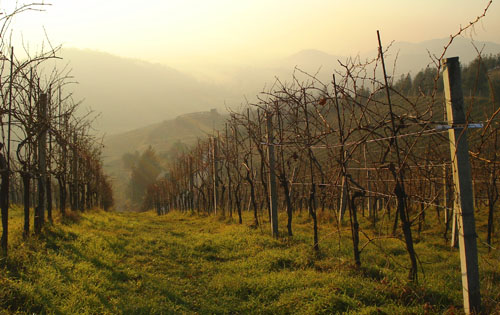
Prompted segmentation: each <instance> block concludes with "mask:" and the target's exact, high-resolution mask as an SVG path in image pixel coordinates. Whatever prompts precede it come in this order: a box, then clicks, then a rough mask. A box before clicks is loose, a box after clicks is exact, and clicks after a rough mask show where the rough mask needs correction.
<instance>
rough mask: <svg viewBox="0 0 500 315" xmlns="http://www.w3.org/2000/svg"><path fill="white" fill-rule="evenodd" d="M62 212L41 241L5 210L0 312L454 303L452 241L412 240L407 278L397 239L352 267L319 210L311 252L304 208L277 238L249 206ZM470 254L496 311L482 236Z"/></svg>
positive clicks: (411, 309)
mask: <svg viewBox="0 0 500 315" xmlns="http://www.w3.org/2000/svg"><path fill="white" fill-rule="evenodd" d="M247 214H248V216H247ZM73 218H74V219H73V221H69V220H67V221H65V222H64V224H55V225H52V226H50V227H48V228H47V230H46V231H45V233H44V235H43V238H42V239H43V240H42V239H35V238H31V239H28V240H23V239H22V237H21V233H22V227H21V226H22V224H21V221H22V211H21V209H15V210H14V211H13V222H16V224H17V225H13V229H12V234H13V235H14V237H13V240H12V244H13V246H12V250H11V253H10V255H9V257H8V258H7V259H6V260H2V261H1V262H0V263H1V266H0V271H1V272H0V288H1V290H0V313H16V312H19V313H30V314H31V313H37V314H45V313H47V314H54V313H55V314H89V313H93V314H96V313H99V314H195V313H196V314H227V313H233V314H234V313H236V314H244V313H245V314H248V313H265V314H290V313H293V314H334V313H348V314H443V313H446V314H457V310H461V309H462V306H461V305H462V292H461V279H460V271H459V270H460V269H459V257H458V252H457V251H454V250H450V249H449V247H448V246H446V245H444V244H443V241H442V239H440V238H439V239H438V238H435V239H433V238H431V237H430V235H426V241H425V242H424V241H422V242H420V243H418V244H417V245H416V246H417V251H418V252H419V254H420V255H419V257H420V259H421V261H422V264H423V268H424V270H425V272H426V274H425V275H424V277H425V278H424V280H422V281H421V283H420V284H410V283H407V282H406V281H405V280H404V279H405V278H406V273H407V270H406V268H405V264H406V260H407V257H406V254H405V250H404V248H403V247H404V245H403V244H402V243H401V242H399V241H398V240H394V239H386V240H379V241H377V242H376V244H377V246H372V245H369V246H367V247H366V248H365V250H364V251H363V266H362V267H360V268H356V267H355V266H354V264H353V263H352V258H351V246H352V244H351V243H350V239H349V231H348V230H345V231H343V232H342V233H343V234H342V237H341V238H340V235H338V234H337V232H333V233H332V231H335V230H336V228H335V227H334V226H333V225H332V224H331V223H328V222H326V221H325V222H322V223H321V225H320V227H321V230H320V233H321V235H322V241H321V244H320V248H321V251H320V252H319V253H317V254H315V253H314V252H313V251H312V249H311V246H310V244H311V241H312V240H311V235H310V234H311V233H309V231H310V229H311V224H312V223H311V222H310V220H309V219H308V217H307V215H304V216H301V215H299V216H298V217H297V218H296V220H295V225H296V227H297V228H296V235H295V236H294V238H293V239H288V238H280V239H278V240H276V239H273V238H271V236H270V235H269V233H268V232H267V229H266V228H264V229H254V228H250V227H249V226H247V225H246V224H247V222H251V217H250V215H249V213H245V217H244V221H243V222H244V223H245V224H243V225H238V224H235V223H234V221H232V220H231V219H229V218H226V219H222V218H217V217H200V216H197V215H193V214H192V215H189V214H182V213H179V212H171V213H169V214H168V215H165V216H161V217H158V216H157V215H156V214H155V213H152V212H146V213H139V214H137V213H126V214H123V213H121V214H120V213H111V212H102V211H93V212H86V213H81V214H80V216H78V215H77V214H76V213H73ZM284 221H285V220H283V221H282V223H285V222H284ZM433 222H434V221H433ZM266 224H268V223H266ZM281 228H282V229H284V228H285V227H284V226H281ZM365 228H366V227H365ZM366 232H367V233H371V232H369V229H366ZM339 233H340V232H339ZM379 245H380V246H381V247H380V248H382V246H383V250H382V251H381V249H380V248H379V247H378V246H379ZM480 254H481V256H480V262H481V273H480V275H481V281H482V282H481V285H482V287H483V288H484V291H483V292H482V294H483V301H484V307H485V311H486V312H488V313H490V314H493V313H495V312H498V311H500V309H499V307H500V306H499V305H498V304H497V305H495V304H494V301H495V300H496V301H497V302H498V294H499V293H500V292H499V288H498V286H497V285H495V283H497V282H498V257H496V258H495V255H496V254H493V253H492V254H491V255H489V254H487V253H486V248H485V247H483V246H481V248H480ZM458 313H460V311H458Z"/></svg>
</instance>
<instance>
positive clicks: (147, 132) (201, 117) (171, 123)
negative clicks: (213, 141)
mask: <svg viewBox="0 0 500 315" xmlns="http://www.w3.org/2000/svg"><path fill="white" fill-rule="evenodd" d="M227 118H228V117H227V116H226V115H221V114H219V113H218V112H217V111H216V110H215V109H213V110H211V111H206V112H195V113H190V114H184V115H180V116H178V117H176V118H175V119H171V120H165V121H163V122H161V123H157V124H153V125H149V126H146V127H142V128H139V129H135V130H131V131H127V132H124V133H120V134H115V135H110V136H107V137H106V138H105V141H104V145H105V149H104V155H105V158H106V160H107V161H109V162H111V161H114V160H116V159H120V158H121V157H122V155H123V154H125V153H133V152H135V151H138V152H142V151H144V150H145V149H147V148H148V147H149V146H152V147H153V148H154V149H155V151H156V152H158V153H160V154H161V153H162V152H167V151H168V150H170V149H171V148H172V146H173V145H174V144H175V143H182V144H185V145H191V144H194V143H195V142H196V141H197V139H198V138H204V137H206V136H207V135H209V134H212V133H213V131H214V129H220V128H222V126H223V125H224V122H225V121H226V119H227Z"/></svg>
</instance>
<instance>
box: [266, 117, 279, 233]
mask: <svg viewBox="0 0 500 315" xmlns="http://www.w3.org/2000/svg"><path fill="white" fill-rule="evenodd" d="M272 119H273V118H272V115H271V112H270V111H266V122H267V154H268V159H269V198H270V205H271V231H272V232H273V237H275V238H278V236H279V235H278V196H277V193H278V191H277V189H276V173H275V170H274V168H275V157H274V135H273V122H272Z"/></svg>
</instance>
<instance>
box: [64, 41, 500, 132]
mask: <svg viewBox="0 0 500 315" xmlns="http://www.w3.org/2000/svg"><path fill="white" fill-rule="evenodd" d="M447 42H448V39H446V38H444V39H435V40H429V41H425V42H420V43H406V42H395V43H393V45H392V47H391V49H390V50H389V53H388V54H387V55H386V58H387V67H388V68H389V69H388V70H389V73H392V68H393V64H394V59H395V58H396V56H397V59H398V62H397V68H396V71H395V73H396V76H399V75H400V74H403V73H408V72H411V73H412V74H413V75H415V74H416V73H417V72H418V71H419V70H421V69H423V68H425V67H426V66H427V65H429V64H430V63H431V60H430V58H429V52H430V53H431V54H439V55H440V54H441V52H442V49H443V46H444V45H445V44H446V43H447ZM475 44H476V46H477V47H478V49H480V50H481V49H483V54H490V53H493V54H496V53H498V52H500V44H497V43H491V42H476V43H475ZM376 55H377V50H376V41H375V40H374V49H373V50H372V51H370V52H367V53H363V54H361V55H360V58H361V60H365V59H366V58H373V57H376ZM476 55H477V53H476V51H475V49H474V47H473V45H472V44H471V43H470V40H468V39H466V38H463V37H458V38H456V40H455V41H454V43H453V45H452V46H451V47H450V49H449V51H448V54H447V56H450V57H451V56H460V60H461V62H462V64H466V63H469V62H470V61H471V60H472V59H473V58H474V57H475V56H476ZM62 57H63V58H64V61H63V62H64V63H69V67H70V68H72V69H73V71H72V75H73V76H74V77H75V79H76V80H77V81H78V82H79V84H78V85H77V86H75V87H73V89H74V90H75V98H76V99H77V100H78V99H85V104H86V106H89V107H91V108H92V109H93V110H94V111H95V112H97V113H101V116H100V117H99V119H98V121H97V124H96V126H95V128H96V129H97V130H99V131H101V132H104V133H106V134H113V133H119V132H124V131H127V130H132V129H136V128H139V127H143V126H147V125H151V124H153V123H157V122H158V121H162V120H165V119H172V118H174V117H176V116H178V115H182V114H185V113H190V112H197V111H207V110H209V109H211V108H217V109H218V110H219V111H220V112H222V111H224V110H225V108H226V106H229V107H232V108H235V107H239V106H240V105H241V104H242V103H245V102H246V100H248V101H250V102H252V101H254V100H255V96H256V95H257V94H258V93H259V92H260V91H262V90H264V89H265V88H268V87H270V86H271V85H272V84H273V83H274V81H275V78H276V77H278V78H280V80H282V81H291V80H292V74H293V70H294V68H295V67H298V68H300V69H302V70H304V71H306V72H308V73H311V74H314V73H316V72H317V71H318V70H319V69H320V71H319V73H318V78H320V79H321V80H322V81H323V82H329V81H330V80H331V75H332V73H333V71H334V70H335V69H337V70H338V69H340V66H339V62H338V60H340V61H345V60H346V59H347V58H348V57H345V56H336V55H331V54H328V53H326V52H322V51H319V50H314V49H309V50H303V51H300V52H298V53H295V54H293V55H290V56H288V57H285V58H281V59H275V60H269V61H267V62H261V63H255V64H252V65H240V66H227V65H226V66H221V67H218V66H215V67H213V68H211V69H206V72H207V73H208V76H205V77H204V80H201V79H196V77H195V74H194V73H193V75H191V74H187V73H185V72H182V71H180V70H176V69H174V68H171V67H168V66H165V65H161V64H154V63H149V62H145V61H140V60H135V59H129V58H121V57H117V56H114V55H110V54H107V53H102V52H96V51H91V50H79V49H64V50H63V51H62ZM251 63H252V62H251V61H249V64H251ZM210 76H211V77H212V79H210ZM298 76H299V79H307V78H306V77H305V76H302V77H301V76H300V74H298ZM221 77H223V78H224V79H223V80H217V79H215V78H221Z"/></svg>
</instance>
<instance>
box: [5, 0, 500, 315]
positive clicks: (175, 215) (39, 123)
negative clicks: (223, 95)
mask: <svg viewBox="0 0 500 315" xmlns="http://www.w3.org/2000/svg"><path fill="white" fill-rule="evenodd" d="M490 4H491V1H490V2H489V4H488V5H487V7H486V9H485V11H484V13H483V14H482V15H481V16H479V17H477V19H476V20H475V21H472V22H471V23H470V24H468V25H467V26H465V27H461V28H460V29H459V31H458V32H457V33H456V34H454V35H452V36H450V39H449V42H448V43H447V44H446V45H445V46H444V48H443V52H442V54H441V55H439V56H436V55H430V53H429V55H430V56H429V57H430V64H429V66H428V67H427V68H426V69H424V70H422V71H421V72H419V73H418V74H417V75H416V76H415V77H414V78H412V77H411V76H410V75H403V76H401V77H400V78H397V77H396V75H395V73H396V68H397V58H396V60H393V62H394V65H389V64H388V62H387V60H388V58H387V56H388V55H390V54H391V53H392V52H391V45H390V44H389V45H387V46H385V47H384V46H383V45H382V40H381V37H380V34H379V32H377V39H378V54H377V56H376V57H374V58H372V59H368V60H362V59H361V58H360V57H356V58H349V59H347V60H344V61H339V64H340V65H341V68H342V70H338V71H334V72H333V73H332V75H331V78H329V79H328V80H326V81H325V80H322V79H320V78H319V75H318V73H316V74H314V73H313V74H311V73H307V72H305V71H302V70H301V69H299V68H295V71H294V74H293V76H292V77H291V78H290V81H288V82H287V81H283V80H282V79H280V78H276V79H275V81H274V84H273V85H272V86H270V87H267V88H265V89H264V91H263V92H262V93H261V94H259V95H258V101H255V102H247V103H245V104H243V105H242V106H241V107H239V109H235V108H232V109H229V116H228V119H227V121H226V122H225V128H223V129H221V130H213V132H211V133H210V134H209V135H208V136H207V137H205V138H198V140H197V144H196V145H194V146H192V147H189V148H186V147H185V146H184V145H183V144H181V143H180V142H178V143H177V147H176V148H174V149H175V150H171V151H170V152H169V154H168V161H163V162H164V163H163V164H165V165H167V167H166V169H161V167H160V164H161V163H159V162H158V161H156V162H158V163H157V164H158V165H151V164H148V162H147V161H146V159H145V158H144V161H146V162H144V161H142V162H137V161H136V160H133V159H137V160H139V159H140V158H141V157H148V155H149V157H151V159H152V160H154V159H155V158H154V154H155V152H154V150H153V149H151V147H150V150H149V151H146V152H145V153H143V155H142V156H141V155H140V154H139V153H138V152H136V155H133V154H129V155H128V158H129V159H130V161H129V162H130V163H129V164H130V165H129V168H130V170H131V176H130V177H131V182H132V181H134V180H135V181H138V182H139V181H141V182H142V183H148V185H147V187H142V188H144V189H143V190H141V189H139V188H140V187H139V188H137V187H136V186H134V185H129V187H128V188H129V190H130V191H128V192H129V193H130V195H131V196H132V198H131V199H134V198H135V199H134V200H135V201H137V200H140V201H141V202H142V204H141V205H138V204H133V205H134V206H137V207H142V208H143V209H144V210H151V209H153V210H154V212H147V211H146V212H144V213H121V212H119V211H117V212H111V211H109V212H105V211H101V210H97V208H99V209H103V210H106V211H108V210H111V209H112V207H113V204H114V200H113V187H112V184H111V182H112V181H111V179H110V177H109V176H107V175H106V174H105V170H104V165H103V162H102V155H103V154H102V150H103V144H102V143H103V140H102V139H101V138H100V137H98V136H96V134H97V132H96V131H95V130H94V129H93V127H92V126H93V122H94V121H95V119H96V115H95V114H94V113H93V112H92V111H90V110H87V109H86V108H85V107H84V106H82V102H81V101H78V100H74V99H73V96H72V93H71V92H70V91H71V89H69V88H67V87H68V86H69V85H71V84H73V83H74V80H75V79H74V78H73V77H72V76H71V71H69V70H68V69H67V68H65V67H61V66H60V63H57V61H58V60H59V59H60V58H59V57H58V52H59V50H60V48H59V47H52V46H51V45H50V42H49V45H48V48H47V47H43V48H42V49H41V50H40V51H39V52H37V53H35V54H33V53H31V52H30V51H29V49H27V48H25V49H24V52H23V53H21V52H20V51H19V52H18V51H17V50H16V51H15V50H14V48H13V44H12V43H11V42H9V41H8V40H7V39H8V38H9V36H8V34H9V31H10V27H9V25H10V23H11V22H12V19H13V18H14V16H16V15H18V14H22V13H23V12H25V11H32V10H35V11H37V10H41V7H43V6H44V4H43V3H42V4H28V5H22V6H20V7H17V8H16V9H15V11H13V12H10V13H8V14H2V15H0V25H2V27H1V28H0V53H1V55H0V96H1V104H0V106H1V107H0V114H1V116H0V117H1V122H0V123H1V142H0V177H1V184H0V208H1V217H2V237H1V257H0V271H1V273H2V274H1V276H0V288H2V289H0V306H1V309H0V313H2V312H4V311H5V312H33V313H79V312H80V313H96V312H97V313H120V312H121V313H177V312H180V313H210V314H211V313H233V312H234V313H255V312H257V313H258V312H263V313H294V312H299V313H304V314H310V313H325V314H330V313H334V312H351V313H358V312H365V313H367V314H368V313H369V314H385V313H404V312H409V313H423V314H429V313H443V312H447V313H449V314H455V313H456V312H459V311H457V310H456V309H455V306H458V307H459V308H461V307H462V306H463V309H464V311H465V313H466V314H470V313H480V312H487V313H495V312H497V313H498V312H500V288H499V287H498V282H499V279H500V273H499V270H500V254H499V253H500V249H499V247H500V237H499V236H500V234H499V232H498V231H499V224H500V221H499V216H498V204H499V203H498V199H499V185H500V184H499V182H498V177H499V175H500V155H499V152H500V139H498V137H499V132H500V102H499V98H500V54H499V55H496V56H493V55H489V56H483V55H482V54H481V49H479V48H477V47H475V48H476V50H477V58H476V59H475V60H474V61H473V62H472V63H470V64H469V65H461V64H460V62H459V58H458V57H451V58H445V56H447V50H448V48H449V47H450V46H451V45H452V43H453V41H454V39H456V38H457V37H458V36H462V35H464V33H465V32H466V31H468V30H469V29H470V28H473V26H474V25H475V24H476V23H477V22H478V21H480V20H481V18H483V17H484V16H485V15H486V11H487V10H488V8H489V6H490ZM472 44H473V45H474V43H472ZM21 56H22V57H21ZM391 60H392V59H391ZM56 64H58V66H56ZM390 69H392V70H390ZM391 71H392V73H391ZM318 72H319V71H318ZM103 88H105V87H103ZM213 114H214V115H215V114H217V113H216V111H215V112H213ZM217 115H218V114H217ZM193 125H195V124H193ZM186 130H188V128H186ZM186 133H188V132H186ZM165 156H166V155H165ZM125 157H127V155H125ZM123 160H125V158H124V159H123ZM134 163H135V164H134ZM141 163H142V164H141ZM161 166H163V165H161ZM148 168H149V169H151V168H155V171H154V172H148ZM160 170H161V175H158V174H160ZM152 174H153V175H152ZM157 175H158V176H157ZM121 184H123V183H121ZM124 185H125V184H123V186H124ZM32 209H33V210H32ZM87 210H89V211H87ZM116 210H123V209H116ZM56 211H57V212H56ZM32 222H33V224H32ZM47 223H49V224H47ZM56 223H59V224H56ZM9 227H10V228H12V229H11V232H10V234H9ZM12 232H14V233H12ZM12 234H14V236H13V237H12V238H11V239H10V240H9V235H12ZM460 282H461V285H462V288H460V287H459V286H460V284H459V283H460ZM75 288H76V289H75ZM73 291H74V292H73ZM75 292H76V293H75ZM462 295H463V300H462ZM81 297H85V298H81ZM129 298H130V299H131V301H133V303H131V302H130V301H129V300H128V299H129ZM462 303H463V304H462ZM295 307H297V308H295Z"/></svg>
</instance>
